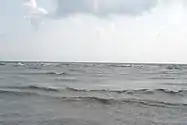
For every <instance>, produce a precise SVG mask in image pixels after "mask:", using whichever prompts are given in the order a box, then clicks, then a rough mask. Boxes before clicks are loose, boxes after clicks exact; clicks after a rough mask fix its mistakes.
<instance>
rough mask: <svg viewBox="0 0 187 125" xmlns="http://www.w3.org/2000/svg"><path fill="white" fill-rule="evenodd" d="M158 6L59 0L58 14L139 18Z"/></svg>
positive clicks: (145, 1) (143, 0) (125, 0)
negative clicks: (120, 15) (116, 15)
mask: <svg viewBox="0 0 187 125" xmlns="http://www.w3.org/2000/svg"><path fill="white" fill-rule="evenodd" d="M156 5H158V0H58V2H57V11H56V12H57V15H58V16H65V15H69V14H73V13H89V14H95V15H111V14H114V15H115V14H125V15H130V16H137V15H140V14H142V13H143V12H145V11H150V10H151V9H153V8H154V7H155V6H156Z"/></svg>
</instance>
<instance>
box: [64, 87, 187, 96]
mask: <svg viewBox="0 0 187 125" xmlns="http://www.w3.org/2000/svg"><path fill="white" fill-rule="evenodd" d="M66 89H67V90H69V91H75V92H100V93H101V92H102V93H103V92H107V93H110V92H111V93H118V94H120V93H126V94H156V93H160V92H162V93H165V94H170V95H174V94H175V95H181V94H185V93H186V94H187V90H177V91H172V90H168V89H153V90H151V89H138V90H107V89H106V90H104V89H103V90H86V89H75V88H70V87H67V88H66Z"/></svg>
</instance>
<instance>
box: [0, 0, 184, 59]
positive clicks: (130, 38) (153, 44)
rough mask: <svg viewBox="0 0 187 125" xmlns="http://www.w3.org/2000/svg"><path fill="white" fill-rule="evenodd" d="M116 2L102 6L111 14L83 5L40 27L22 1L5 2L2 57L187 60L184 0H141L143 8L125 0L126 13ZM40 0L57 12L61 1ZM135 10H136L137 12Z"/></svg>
mask: <svg viewBox="0 0 187 125" xmlns="http://www.w3.org/2000/svg"><path fill="white" fill-rule="evenodd" d="M71 1H72V2H73V0H71ZM112 1H114V0H110V4H108V3H107V2H106V1H105V2H106V3H104V2H103V3H102V4H101V5H102V6H101V7H100V8H101V10H98V11H99V12H101V11H104V12H105V13H107V16H97V15H95V14H93V12H92V11H90V10H89V12H85V13H84V10H79V7H77V8H78V9H76V10H73V12H75V11H76V13H74V14H72V13H71V12H72V10H68V16H67V17H63V16H62V17H61V18H59V19H46V21H45V24H44V25H42V26H41V27H40V28H39V30H38V31H37V32H36V31H33V30H32V28H31V26H30V25H29V23H28V22H27V21H26V20H24V18H23V16H24V13H23V8H22V2H23V1H22V0H20V1H11V0H6V1H1V4H0V11H1V12H0V19H1V20H0V27H1V31H0V33H1V34H3V35H1V36H0V60H11V61H15V60H23V61H52V62H56V61H60V62H74V61H76V62H122V63H129V62H130V63H187V59H186V58H185V53H187V42H186V40H187V37H186V31H187V25H186V22H187V14H186V13H187V6H186V5H187V3H186V2H185V1H184V0H163V1H161V0H160V1H158V3H154V4H151V3H150V2H149V4H148V3H147V2H148V0H140V1H142V3H141V4H139V5H141V6H142V7H139V8H138V10H141V11H142V12H141V13H137V12H139V11H137V9H136V8H137V7H136V6H137V5H136V6H135V4H134V3H131V4H129V3H128V2H129V1H131V0H124V1H127V2H126V3H123V5H124V6H126V5H127V4H128V5H131V6H130V8H127V9H126V10H120V14H119V11H118V10H116V9H115V8H114V7H115V6H118V5H120V4H118V3H117V2H116V3H115V4H114V3H112ZM118 1H122V0H118ZM151 1H152V2H155V0H151ZM38 2H39V5H40V6H41V7H43V8H46V9H47V10H48V11H49V12H55V8H56V6H57V5H55V2H52V1H51V0H38ZM51 3H52V4H51ZM68 4H70V3H68ZM78 5H80V4H77V6H78ZM114 5H115V6H114ZM73 6H75V5H73ZM81 6H83V4H81ZM75 7H76V6H75ZM104 7H105V8H104ZM96 8H97V7H96ZM103 8H104V9H103ZM127 10H129V11H127ZM58 11H59V10H58ZM86 11H88V10H86ZM121 11H122V12H121ZM134 12H136V15H132V16H131V14H132V13H134ZM110 13H111V14H110ZM108 15H109V16H108Z"/></svg>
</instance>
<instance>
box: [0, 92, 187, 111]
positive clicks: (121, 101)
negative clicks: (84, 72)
mask: <svg viewBox="0 0 187 125" xmlns="http://www.w3.org/2000/svg"><path fill="white" fill-rule="evenodd" d="M0 94H5V95H11V96H13V95H14V96H19V97H21V96H37V97H48V98H56V99H58V100H61V101H83V102H90V103H100V104H103V105H112V104H116V103H117V104H130V105H132V104H135V105H139V106H141V105H146V106H155V107H171V106H172V107H181V106H185V107H186V106H187V104H186V103H171V102H164V101H158V100H149V99H137V98H122V99H114V98H101V97H96V96H87V97H81V96H67V97H65V96H61V97H58V96H57V97H55V96H50V95H49V94H48V95H47V94H41V93H35V92H25V91H24V92H23V91H11V90H0Z"/></svg>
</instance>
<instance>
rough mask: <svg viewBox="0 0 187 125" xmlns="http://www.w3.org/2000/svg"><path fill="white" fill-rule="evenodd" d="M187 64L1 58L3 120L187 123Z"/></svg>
mask: <svg viewBox="0 0 187 125" xmlns="http://www.w3.org/2000/svg"><path fill="white" fill-rule="evenodd" d="M186 81H187V66H186V65H157V64H154V65H153V64H152V65H150V64H99V63H39V62H35V63H28V62H27V63H26V62H22V63H17V62H11V63H10V62H2V63H0V124H2V125H10V124H14V125H137V124H138V125H185V124H186V123H187V82H186Z"/></svg>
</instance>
